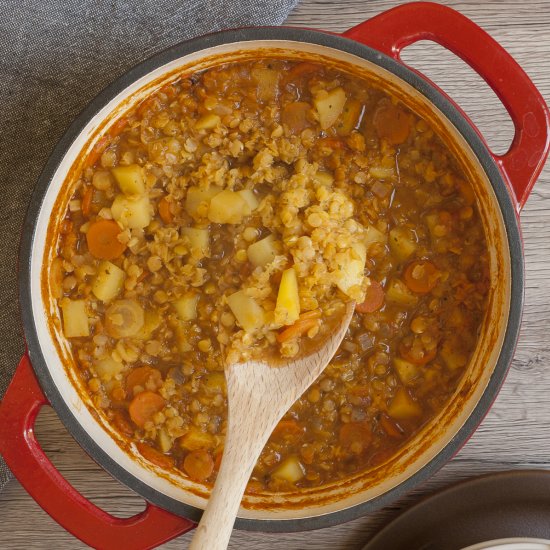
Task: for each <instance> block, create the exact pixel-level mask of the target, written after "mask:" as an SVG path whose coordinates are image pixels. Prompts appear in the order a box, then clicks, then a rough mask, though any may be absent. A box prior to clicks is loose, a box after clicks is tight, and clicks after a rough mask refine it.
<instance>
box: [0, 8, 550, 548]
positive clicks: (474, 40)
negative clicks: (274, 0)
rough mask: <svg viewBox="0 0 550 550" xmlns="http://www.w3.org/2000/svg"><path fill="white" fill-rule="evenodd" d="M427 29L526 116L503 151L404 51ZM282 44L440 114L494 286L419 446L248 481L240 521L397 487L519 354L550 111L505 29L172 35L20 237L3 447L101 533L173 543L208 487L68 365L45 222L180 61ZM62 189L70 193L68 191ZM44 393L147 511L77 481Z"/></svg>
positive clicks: (52, 172) (452, 448)
mask: <svg viewBox="0 0 550 550" xmlns="http://www.w3.org/2000/svg"><path fill="white" fill-rule="evenodd" d="M426 39H427V40H433V41H435V42H437V43H439V44H440V45H442V46H444V47H446V48H448V49H449V50H451V51H452V52H454V53H455V54H456V55H458V56H459V57H461V58H462V59H463V60H464V61H465V62H466V63H468V64H469V65H470V66H471V67H472V68H473V69H474V70H475V71H477V72H478V74H479V75H480V76H482V77H483V78H484V80H485V81H486V82H487V83H488V85H489V86H491V87H492V88H493V90H494V91H495V92H496V94H497V96H498V97H499V98H500V100H501V101H502V103H503V104H504V105H505V107H506V109H507V110H508V113H509V114H510V116H511V118H512V120H513V122H514V126H515V136H514V140H513V143H512V145H511V147H510V149H509V151H508V152H507V153H506V154H504V155H501V156H499V155H495V154H493V153H492V152H491V151H490V150H489V148H488V146H487V144H486V143H485V141H484V140H483V137H482V136H481V134H480V133H479V131H478V130H477V129H476V128H475V126H474V125H473V124H472V122H471V121H470V120H469V119H468V117H467V116H466V115H465V114H464V113H463V112H462V111H461V110H460V108H459V107H458V106H457V105H455V104H454V103H453V102H452V100H451V99H450V98H449V97H447V96H446V95H445V93H443V92H442V91H441V90H440V89H439V88H437V86H435V85H434V84H433V83H431V82H430V81H428V80H427V79H426V78H425V77H424V76H422V75H421V74H419V73H418V72H416V71H415V70H414V69H411V68H409V67H407V66H405V65H404V64H403V63H402V62H401V60H400V52H401V50H402V49H403V48H404V47H406V46H408V45H409V44H412V43H414V42H417V41H419V40H426ZM269 52H271V53H269ZM273 52H278V53H277V55H279V56H281V55H284V56H285V57H288V58H292V57H300V58H302V59H303V58H304V57H306V58H308V59H311V58H313V59H316V60H317V61H320V62H330V63H332V64H334V65H335V66H340V67H343V68H347V69H349V68H350V67H352V68H353V70H354V71H355V72H357V73H358V74H367V75H369V77H371V78H373V79H375V80H376V81H377V82H378V83H380V82H381V83H383V85H384V86H385V87H387V88H388V89H389V90H391V92H392V93H394V94H395V95H396V96H397V97H399V98H400V99H401V100H402V101H404V102H405V103H407V104H408V105H409V106H411V108H413V109H414V110H416V111H417V112H418V113H419V114H420V115H421V116H425V117H427V118H429V119H430V122H431V123H432V124H433V125H434V126H435V127H436V128H437V130H438V131H439V132H440V133H441V135H442V136H444V140H445V141H446V142H447V145H448V146H449V147H451V148H452V149H453V150H454V152H455V154H456V155H457V156H458V157H459V159H460V161H461V163H462V165H463V167H464V170H465V171H466V173H467V174H468V175H469V176H471V180H472V181H474V182H475V190H476V194H477V198H478V206H479V210H480V214H481V217H482V219H483V222H484V226H485V230H486V236H487V243H488V248H489V252H490V263H491V270H492V274H491V276H492V281H493V288H492V289H491V295H490V297H489V305H488V313H487V316H486V319H485V321H484V324H483V327H482V331H481V335H480V342H479V344H478V347H477V349H476V351H475V353H474V356H473V358H472V361H471V364H470V365H469V367H468V370H467V372H466V373H465V375H464V377H463V380H462V381H461V383H460V386H459V388H458V390H457V392H456V394H455V395H454V396H453V398H452V399H451V401H450V403H449V406H447V407H446V409H444V410H443V411H442V413H441V414H440V415H438V417H437V418H436V419H435V420H434V421H433V422H431V423H430V424H429V425H428V426H426V427H425V428H423V429H422V431H421V432H420V433H419V434H418V435H417V436H416V437H415V438H414V439H413V440H412V441H411V442H410V443H409V444H408V445H407V448H406V449H404V450H402V451H400V453H399V454H398V455H397V456H396V457H394V458H393V459H392V460H391V461H390V462H389V463H388V464H385V465H382V466H380V467H377V468H375V469H373V470H371V471H369V472H367V473H362V474H357V475H356V476H355V477H354V478H352V479H350V480H346V481H344V482H340V483H338V484H335V485H334V486H332V485H331V486H327V487H322V488H318V489H313V490H302V491H300V492H296V493H289V494H287V495H285V496H284V498H276V497H269V496H267V497H265V496H247V497H245V500H244V503H243V507H242V508H241V510H240V512H239V518H238V519H237V523H236V526H237V527H238V528H243V529H251V530H260V531H292V530H303V529H314V528H318V527H327V526H330V525H334V524H336V523H340V522H343V521H347V520H350V519H353V518H355V517H358V516H360V515H363V514H365V513H367V512H370V511H372V510H374V509H376V508H379V507H381V506H383V505H386V504H388V503H389V502H391V501H392V500H395V499H396V498H397V497H398V496H400V495H402V494H403V493H405V492H406V491H409V490H410V489H411V488H412V487H414V486H416V485H417V484H418V483H419V482H421V481H423V480H425V479H426V478H427V477H429V476H430V475H432V474H433V473H434V472H435V471H437V469H439V468H440V467H441V466H442V465H443V464H444V463H445V462H447V461H448V460H449V459H450V458H451V457H452V456H453V455H454V454H455V453H456V452H457V451H458V449H459V448H460V447H461V445H463V444H464V442H465V441H466V440H467V439H468V437H469V436H470V435H471V433H472V432H473V431H474V429H475V427H476V426H477V425H478V424H479V423H480V422H481V420H482V418H483V416H484V415H485V414H486V412H487V411H488V410H489V407H490V405H491V403H492V402H493V400H494V399H495V397H496V395H497V392H498V390H499V388H500V386H501V384H502V382H503V381H504V378H505V375H506V372H507V369H508V367H509V365H510V362H511V360H512V355H513V352H514V348H515V344H516V340H517V336H518V332H519V325H520V318H521V310H522V304H523V289H524V282H523V252H522V242H521V236H520V229H519V220H518V214H519V211H520V209H521V207H522V206H523V204H524V203H525V201H526V200H527V197H528V195H529V192H530V190H531V188H532V186H533V184H534V182H535V180H536V178H537V176H538V174H539V173H540V170H541V169H542V166H543V164H544V161H545V159H546V156H547V153H548V129H549V115H548V110H547V107H546V105H545V103H544V100H543V99H542V97H541V95H540V94H539V92H538V91H537V90H536V88H535V87H534V85H533V84H532V82H531V81H530V80H529V78H528V77H527V75H526V74H525V73H524V72H523V70H522V69H521V68H520V67H519V66H518V65H517V63H516V62H515V61H514V60H513V59H512V58H511V57H510V56H509V55H508V54H507V53H506V52H505V51H504V50H503V49H502V48H501V47H500V46H499V45H498V44H497V43H496V42H495V41H494V40H493V39H492V38H490V37H489V36H488V35H487V34H486V33H485V32H484V31H483V30H481V29H480V28H479V27H478V26H476V25H475V24H474V23H472V22H471V21H470V20H469V19H467V18H465V17H464V16H462V15H460V14H459V13H457V12H455V11H453V10H451V9H450V8H446V7H443V6H441V5H437V4H430V3H413V4H407V5H403V6H401V7H397V8H395V9H392V10H390V11H388V12H385V13H383V14H381V15H379V16H377V17H375V18H373V19H370V20H369V21H366V22H364V23H362V24H360V25H358V26H357V27H354V28H352V29H350V30H349V31H347V32H346V33H344V34H343V35H336V34H331V33H326V32H320V31H313V30H306V29H296V28H285V27H281V28H249V29H240V30H231V31H225V32H220V33H216V34H212V35H208V36H205V37H201V38H197V39H195V40H191V41H188V42H185V43H182V44H179V45H177V46H174V47H172V48H170V49H169V50H166V51H165V52H163V53H161V54H159V55H156V56H155V57H153V58H151V59H149V60H147V61H145V62H143V63H142V64H141V65H139V66H137V67H135V68H134V69H132V70H131V71H129V72H128V73H127V74H126V75H124V76H123V77H122V78H120V79H119V80H117V81H116V82H115V83H114V84H112V85H111V86H109V87H108V88H107V89H106V90H105V91H104V92H102V93H101V94H100V95H99V96H98V97H97V98H96V99H95V100H94V101H93V102H92V103H91V104H90V105H89V106H88V107H87V108H86V110H85V111H84V112H83V113H82V114H81V115H80V116H79V117H78V118H77V120H76V121H75V122H74V123H73V124H72V125H71V127H70V128H69V129H68V131H67V133H66V134H65V136H64V137H63V138H62V140H61V141H60V143H59V144H58V145H57V147H56V149H55V150H54V152H53V154H52V156H51V158H50V160H49V161H48V163H47V165H46V167H45V169H44V172H43V173H42V175H41V177H40V179H39V181H38V183H37V185H36V188H35V191H34V194H33V197H32V200H31V204H30V207H29V211H28V214H27V218H26V222H25V228H24V232H23V237H22V243H21V251H20V265H19V268H20V303H21V316H22V319H23V325H24V331H25V337H26V342H27V349H28V352H27V354H26V355H25V357H24V358H23V359H22V360H21V363H20V364H19V367H18V369H17V372H16V375H15V377H14V379H13V381H12V383H11V385H10V387H9V388H8V391H7V393H6V395H5V397H4V400H3V402H2V404H1V406H0V452H1V453H2V455H3V456H4V458H5V460H6V462H7V464H8V465H9V467H10V468H11V469H12V471H13V473H14V474H15V476H16V477H17V478H18V479H19V481H20V482H21V484H22V485H23V486H24V487H25V489H26V490H27V491H28V492H29V493H30V495H31V496H32V497H33V498H34V499H35V500H36V501H37V502H38V503H39V504H40V506H42V508H44V510H46V512H48V514H50V516H52V517H53V518H54V519H55V520H56V521H57V522H58V523H59V524H60V525H62V526H63V527H64V528H65V529H67V530H68V531H70V532H71V533H73V534H74V535H75V536H77V537H78V538H80V539H81V540H83V541H84V542H86V543H87V544H89V545H91V546H93V547H96V548H106V549H107V548H113V549H114V548H126V549H133V548H136V549H138V548H140V549H141V548H151V547H154V546H156V545H158V544H161V543H162V542H165V541H167V540H169V539H171V538H173V537H175V536H177V535H179V534H181V533H184V532H185V531H188V530H189V529H191V528H193V526H194V525H195V523H194V522H196V521H197V520H198V518H199V517H200V513H201V508H203V507H204V504H205V501H206V496H207V494H206V493H205V489H204V487H201V486H199V485H197V484H194V483H193V482H191V481H189V480H183V481H182V480H181V479H172V478H170V476H166V475H160V472H159V471H157V469H156V467H152V466H151V465H150V464H147V463H145V462H144V461H143V460H142V459H141V458H140V457H139V454H138V453H137V452H136V453H134V452H132V450H130V451H128V450H126V451H125V450H123V449H122V448H121V447H120V446H119V445H118V444H117V441H116V434H114V433H113V432H112V430H111V431H110V430H109V427H108V425H105V422H102V420H101V418H98V415H97V414H95V415H94V414H92V413H91V410H90V408H91V406H90V403H88V402H86V397H85V395H84V394H85V392H79V391H78V388H77V387H76V386H78V381H75V379H74V378H73V379H71V376H70V374H69V373H70V371H71V369H69V368H65V367H66V365H67V361H69V362H70V358H69V359H68V357H69V356H68V355H64V354H63V353H62V351H63V350H67V346H66V344H64V343H63V338H62V335H61V334H59V331H57V332H56V330H55V328H54V329H52V328H51V325H52V323H49V322H48V321H49V317H48V315H49V313H48V312H50V315H51V311H53V309H52V307H51V306H52V302H50V301H49V299H48V296H44V294H43V292H42V291H41V277H42V275H43V273H44V272H45V271H47V270H48V265H49V263H48V260H50V259H51V257H52V254H53V252H52V250H51V249H48V245H47V238H46V234H47V233H48V230H50V231H51V230H52V227H53V229H54V230H55V223H58V218H59V216H55V215H53V214H55V212H61V211H62V209H63V208H64V207H65V206H66V204H67V203H66V201H67V200H68V197H69V196H70V188H71V185H70V181H69V180H70V174H71V167H73V166H74V163H75V162H77V160H76V159H78V158H79V153H80V152H81V151H84V152H85V151H87V150H89V148H90V147H92V146H93V143H94V140H97V139H98V136H99V135H101V132H102V131H105V130H107V129H108V127H109V125H110V124H111V123H112V122H113V121H114V120H116V118H117V117H118V116H120V115H121V114H122V113H123V112H124V110H125V109H128V108H131V107H132V105H134V104H136V103H137V102H138V101H140V100H141V99H142V98H143V97H144V95H146V94H148V93H151V92H152V91H154V90H155V89H157V88H158V87H160V86H162V85H164V84H166V83H167V82H169V81H170V79H173V78H174V75H175V74H176V73H177V72H178V71H179V72H181V71H182V70H183V71H191V70H198V69H202V68H206V67H207V66H212V65H214V64H216V63H220V62H222V61H223V62H227V61H231V60H236V59H246V58H250V57H254V56H258V55H264V54H265V55H267V54H270V55H271V54H273V55H274V53H273ZM74 171H75V170H72V172H74ZM59 197H65V198H64V199H63V198H62V199H61V203H62V204H61V207H59V204H60V203H59ZM56 201H57V202H56ZM63 201H65V202H63ZM56 205H57V206H56ZM56 219H57V221H56ZM52 224H53V225H52ZM60 350H61V351H60ZM31 364H32V366H31ZM47 404H51V406H53V407H54V408H55V410H56V412H57V413H58V414H59V416H60V418H61V419H62V421H63V422H64V424H65V425H66V427H67V429H68V430H69V432H70V433H71V434H72V435H73V436H74V438H75V439H76V440H77V441H78V442H79V444H80V445H81V446H82V447H83V448H84V449H85V450H86V451H87V452H88V453H89V454H90V456H91V457H92V458H93V459H94V460H96V461H97V462H98V463H99V464H100V465H101V466H103V467H104V468H105V469H106V470H107V471H109V472H110V473H111V474H112V475H113V476H114V477H115V478H117V479H119V480H120V481H122V482H123V483H125V484H126V485H128V486H129V487H130V488H132V489H133V490H135V491H136V492H137V493H138V494H140V495H142V496H143V497H144V498H145V499H146V501H147V507H146V509H145V511H143V512H142V513H140V514H138V515H136V516H134V517H131V518H128V519H118V518H114V517H112V516H111V515H109V514H107V513H105V512H103V511H102V510H100V509H99V508H97V507H96V506H94V505H93V504H91V503H90V502H89V501H87V500H86V499H85V498H84V497H83V496H81V495H80V494H79V493H78V492H77V491H76V490H75V489H74V488H72V487H71V486H70V485H69V484H68V482H67V481H66V480H65V479H64V478H63V477H62V476H61V475H60V473H59V472H58V471H57V470H56V469H55V468H54V466H53V465H52V464H51V462H50V461H49V460H48V458H47V457H46V455H45V454H44V452H43V451H42V449H41V448H40V446H39V445H38V443H37V441H36V439H35V436H34V432H33V427H34V422H35V419H36V416H37V414H38V411H39V410H40V408H41V407H42V406H43V405H47Z"/></svg>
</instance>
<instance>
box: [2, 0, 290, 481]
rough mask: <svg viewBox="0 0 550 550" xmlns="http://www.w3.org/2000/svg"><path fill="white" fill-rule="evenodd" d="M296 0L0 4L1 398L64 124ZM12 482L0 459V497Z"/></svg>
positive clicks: (275, 18)
mask: <svg viewBox="0 0 550 550" xmlns="http://www.w3.org/2000/svg"><path fill="white" fill-rule="evenodd" d="M297 3H298V0H229V1H224V0H0V197H1V200H2V207H1V208H0V397H1V396H2V395H3V394H4V392H5V391H6V388H7V386H8V384H9V381H10V379H11V377H12V375H13V372H14V370H15V367H16V365H17V362H18V360H19V358H20V356H21V354H22V353H23V351H24V344H23V336H22V331H21V329H20V324H19V321H18V319H19V314H18V307H17V247H18V240H19V233H20V228H21V226H22V221H23V216H24V213H25V210H26V206H27V202H28V200H29V197H30V193H31V190H32V187H33V185H34V182H35V181H36V179H37V177H38V175H39V174H40V171H41V169H42V166H43V165H44V164H45V162H46V160H47V158H48V155H49V153H50V152H51V150H52V148H53V146H54V145H55V143H56V142H57V140H58V139H59V138H60V137H61V135H62V134H63V131H64V130H65V129H66V128H67V126H68V125H69V124H70V122H71V121H72V120H73V118H74V117H75V115H77V114H78V113H79V112H80V111H81V110H82V108H83V107H84V106H85V105H86V104H87V103H88V102H89V101H90V100H91V99H92V98H93V97H94V96H95V95H96V94H97V93H98V92H99V91H101V89H102V88H104V87H105V86H106V85H107V84H109V83H110V82H112V81H113V80H114V79H115V78H117V77H118V76H120V75H121V74H122V73H124V72H125V71H126V70H127V69H129V68H130V67H132V66H133V65H135V64H136V63H138V62H140V61H142V60H143V59H145V58H147V57H149V56H151V55H152V54H154V53H156V52H159V51H160V50H163V49H165V48H167V47H168V46H171V45H173V44H176V43H178V42H181V41H183V40H186V39H189V38H192V37H194V36H198V35H201V34H205V33H208V32H212V31H216V30H220V29H223V28H231V27H245V26H251V25H278V24H281V23H282V22H283V21H284V20H285V19H286V17H287V15H288V14H289V12H290V11H291V10H292V9H293V8H294V6H295V5H296V4H297ZM9 477H10V473H9V471H8V469H7V467H6V465H5V464H4V462H3V461H2V460H1V459H0V489H1V488H2V487H3V486H4V485H5V483H6V482H7V480H8V479H9Z"/></svg>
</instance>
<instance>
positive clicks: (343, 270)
mask: <svg viewBox="0 0 550 550" xmlns="http://www.w3.org/2000/svg"><path fill="white" fill-rule="evenodd" d="M341 255H342V258H341V260H340V261H339V263H340V269H338V271H336V272H335V282H336V286H337V287H338V288H339V289H340V290H341V291H342V292H343V293H344V294H346V295H348V296H350V298H353V293H354V288H357V287H358V286H360V285H361V284H362V283H363V279H364V277H365V262H366V260H367V248H366V246H365V245H364V244H363V243H357V244H355V246H354V247H353V249H350V250H347V251H346V252H345V253H342V254H341Z"/></svg>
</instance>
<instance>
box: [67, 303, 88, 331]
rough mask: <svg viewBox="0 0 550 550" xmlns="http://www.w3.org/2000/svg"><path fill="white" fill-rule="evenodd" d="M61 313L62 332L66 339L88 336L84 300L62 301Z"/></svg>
mask: <svg viewBox="0 0 550 550" xmlns="http://www.w3.org/2000/svg"><path fill="white" fill-rule="evenodd" d="M61 311H62V312H63V332H64V333H65V336H66V337H67V338H78V337H80V336H89V335H90V326H89V324H88V314H87V313H86V301H85V300H69V299H65V300H62V301H61Z"/></svg>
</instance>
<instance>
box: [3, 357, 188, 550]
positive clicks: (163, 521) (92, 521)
mask: <svg viewBox="0 0 550 550" xmlns="http://www.w3.org/2000/svg"><path fill="white" fill-rule="evenodd" d="M44 405H49V403H48V400H47V399H46V396H45V395H44V393H43V392H42V390H41V389H40V386H39V385H38V381H37V379H36V376H35V375H34V372H33V370H32V366H31V363H30V360H29V358H28V356H27V355H25V356H24V357H23V358H22V359H21V361H20V363H19V366H18V367H17V370H16V372H15V376H14V378H13V380H12V381H11V383H10V385H9V387H8V390H7V392H6V395H5V396H4V399H3V401H2V403H1V404H0V454H2V456H3V457H4V460H5V461H6V463H7V465H8V466H9V468H10V469H11V471H12V472H13V474H14V475H15V477H16V478H17V479H18V480H19V481H20V483H21V485H22V486H23V487H24V488H25V489H26V491H27V492H28V493H29V494H30V495H31V496H32V497H33V498H34V500H35V501H36V502H37V503H38V504H39V505H40V506H41V507H42V508H43V509H44V510H45V511H46V512H47V513H48V514H49V515H50V516H51V517H52V518H53V519H54V520H55V521H57V523H59V524H60V525H61V526H62V527H64V528H65V529H66V530H67V531H69V532H70V533H72V534H73V535H75V536H76V537H78V538H79V539H80V540H82V541H83V542H85V543H86V544H88V545H90V546H92V547H93V548H99V549H102V550H103V549H104V550H110V549H113V550H115V549H116V550H118V549H120V548H125V549H136V550H137V549H140V550H142V549H149V548H154V547H156V546H158V545H159V544H162V543H163V542H166V541H168V540H170V539H172V538H174V537H176V536H178V535H180V534H182V533H185V532H187V531H189V530H190V529H192V528H193V527H195V524H194V523H193V522H192V521H190V520H188V519H185V518H182V517H179V516H176V515H174V514H172V513H170V512H167V511H166V510H163V509H161V508H158V507H156V506H154V505H152V504H149V503H147V505H146V508H145V510H144V511H143V512H140V513H139V514H137V515H135V516H132V517H130V518H125V519H121V518H117V517H114V516H112V515H110V514H108V513H106V512H104V511H103V510H101V509H100V508H98V507H97V506H95V505H94V504H92V503H91V502H90V501H89V500H87V499H86V498H85V497H83V496H82V495H81V494H80V493H79V492H78V491H77V490H76V489H74V488H73V487H72V485H70V484H69V483H68V481H67V480H66V479H65V478H64V477H63V476H62V475H61V474H60V473H59V471H58V470H57V469H56V468H55V466H54V465H53V464H52V463H51V462H50V460H49V459H48V457H47V456H46V455H45V454H44V451H43V450H42V448H41V447H40V445H39V444H38V441H37V440H36V437H35V435H34V424H35V420H36V417H37V415H38V412H39V411H40V409H41V408H42V407H43V406H44Z"/></svg>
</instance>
